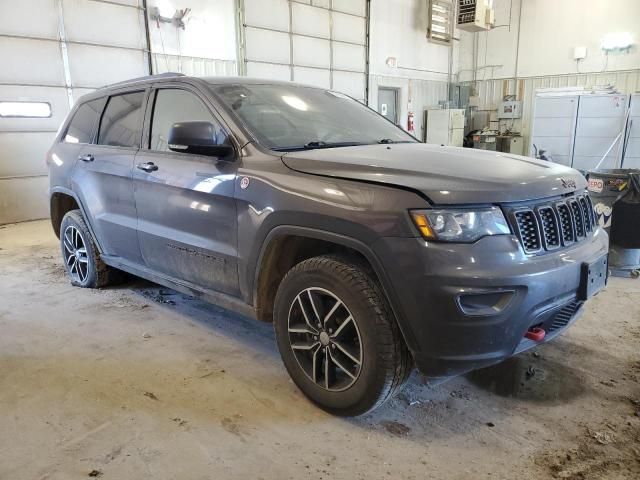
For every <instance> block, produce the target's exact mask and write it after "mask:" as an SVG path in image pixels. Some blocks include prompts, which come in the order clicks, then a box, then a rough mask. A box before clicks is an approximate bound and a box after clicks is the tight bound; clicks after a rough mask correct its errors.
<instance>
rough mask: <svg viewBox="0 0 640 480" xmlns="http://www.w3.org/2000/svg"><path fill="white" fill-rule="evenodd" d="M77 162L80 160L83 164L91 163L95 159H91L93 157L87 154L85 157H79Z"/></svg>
mask: <svg viewBox="0 0 640 480" xmlns="http://www.w3.org/2000/svg"><path fill="white" fill-rule="evenodd" d="M78 160H82V161H83V162H93V161H94V160H95V159H94V158H93V155H91V154H90V153H87V154H86V155H80V156H79V157H78Z"/></svg>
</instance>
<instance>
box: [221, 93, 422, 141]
mask: <svg viewBox="0 0 640 480" xmlns="http://www.w3.org/2000/svg"><path fill="white" fill-rule="evenodd" d="M216 93H217V94H218V95H219V97H220V98H221V100H222V101H223V102H224V103H225V104H226V106H227V107H228V108H229V109H230V110H231V111H232V112H233V113H235V115H237V116H238V117H239V119H240V121H241V122H242V123H243V124H244V125H246V126H247V129H248V130H249V131H250V132H251V133H252V134H253V136H254V137H255V138H256V140H257V141H258V142H260V143H261V144H263V145H265V146H266V147H268V148H272V149H274V150H296V149H304V148H329V147H340V146H348V145H367V144H375V143H394V142H415V139H414V138H413V137H411V136H409V135H408V134H407V133H405V132H404V131H403V130H402V129H400V128H398V127H396V126H395V125H393V124H392V123H390V122H388V121H387V120H385V119H384V118H383V117H381V116H380V115H378V114H377V113H376V112H374V111H373V110H371V109H369V108H367V107H365V106H364V105H362V104H361V103H359V102H357V101H355V100H353V99H351V98H349V97H347V96H346V95H343V94H341V93H338V92H332V91H329V90H322V89H320V88H308V87H298V86H293V85H219V86H217V87H216Z"/></svg>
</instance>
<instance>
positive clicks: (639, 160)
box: [622, 93, 640, 168]
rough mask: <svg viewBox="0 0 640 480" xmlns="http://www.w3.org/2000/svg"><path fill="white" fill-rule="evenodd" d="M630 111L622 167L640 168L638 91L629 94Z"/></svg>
mask: <svg viewBox="0 0 640 480" xmlns="http://www.w3.org/2000/svg"><path fill="white" fill-rule="evenodd" d="M630 108H631V112H630V114H629V122H628V123H627V134H626V136H625V138H626V143H627V148H626V151H625V156H624V159H623V160H622V168H640V93H636V94H634V95H631V106H630Z"/></svg>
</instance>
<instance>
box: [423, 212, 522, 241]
mask: <svg viewBox="0 0 640 480" xmlns="http://www.w3.org/2000/svg"><path fill="white" fill-rule="evenodd" d="M410 213H411V218H412V219H413V223H415V225H416V227H418V230H420V233H421V234H422V236H423V237H424V238H425V239H428V240H441V241H445V242H475V241H476V240H478V239H479V238H481V237H485V236H487V235H504V234H509V233H511V230H510V229H509V225H508V224H507V221H506V219H505V218H504V215H503V214H502V210H500V209H499V208H498V207H489V208H475V209H466V208H452V209H449V208H447V209H443V210H411V212H410Z"/></svg>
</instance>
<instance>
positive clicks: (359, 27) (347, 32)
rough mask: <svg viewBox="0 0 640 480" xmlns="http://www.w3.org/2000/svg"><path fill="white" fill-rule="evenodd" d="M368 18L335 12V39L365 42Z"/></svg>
mask: <svg viewBox="0 0 640 480" xmlns="http://www.w3.org/2000/svg"><path fill="white" fill-rule="evenodd" d="M365 34H366V20H365V19H364V18H360V17H354V16H353V15H345V14H343V13H338V12H334V13H333V39H335V40H342V41H345V42H352V43H357V44H360V45H364V44H365Z"/></svg>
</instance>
